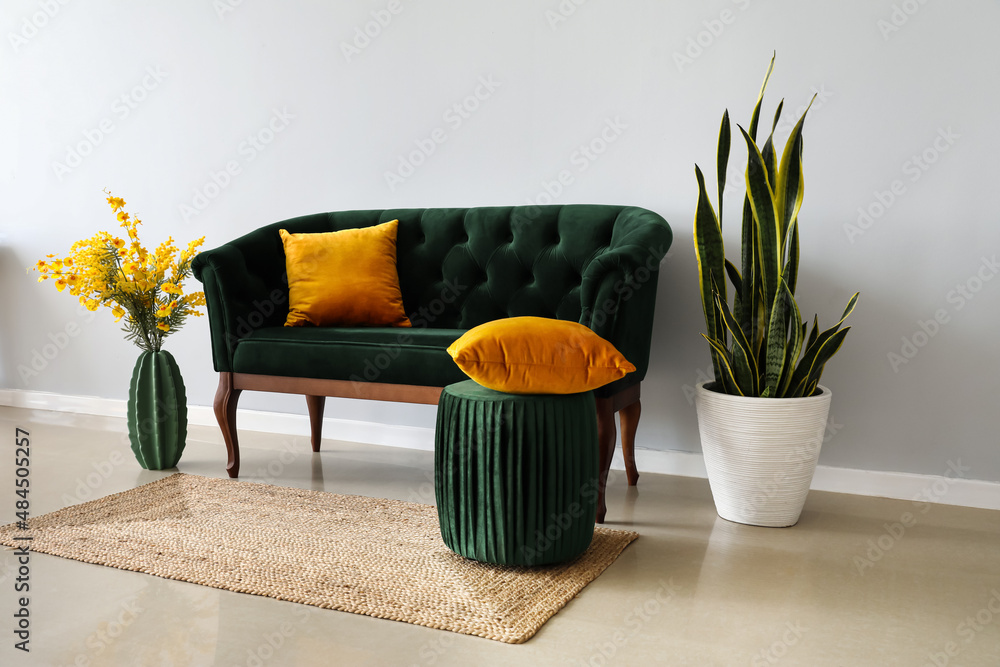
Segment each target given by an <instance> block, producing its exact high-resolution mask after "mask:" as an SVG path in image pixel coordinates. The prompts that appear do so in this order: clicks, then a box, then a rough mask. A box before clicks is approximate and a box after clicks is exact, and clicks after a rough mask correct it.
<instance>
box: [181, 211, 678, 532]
mask: <svg viewBox="0 0 1000 667" xmlns="http://www.w3.org/2000/svg"><path fill="white" fill-rule="evenodd" d="M394 219H398V220H399V227H398V232H397V270H398V273H399V282H400V288H401V290H402V294H403V303H404V306H405V308H406V312H407V313H408V314H409V315H410V319H411V322H412V324H413V327H412V328H384V327H330V328H326V327H323V328H320V327H284V326H283V324H284V321H285V317H286V315H287V313H288V284H287V276H286V272H285V255H284V249H283V246H282V242H281V239H280V237H279V235H278V230H279V229H287V230H288V231H289V232H293V233H309V232H329V231H335V230H340V229H347V228H358V227H367V226H371V225H376V224H379V223H382V222H387V221H389V220H394ZM671 240H672V234H671V230H670V227H669V225H668V224H667V222H666V221H665V220H664V219H663V218H662V217H660V216H659V215H657V214H656V213H653V212H652V211H648V210H645V209H642V208H637V207H629V206H608V205H596V204H581V205H552V206H514V207H481V208H427V209H397V210H381V211H380V210H369V211H343V212H334V213H320V214H315V215H307V216H303V217H299V218H294V219H291V220H285V221H283V222H278V223H275V224H271V225H268V226H266V227H262V228H260V229H257V230H255V231H253V232H251V233H249V234H247V235H245V236H242V237H240V238H238V239H235V240H233V241H230V242H229V243H226V244H225V245H222V246H220V247H218V248H215V249H213V250H208V251H205V252H202V253H201V254H199V255H198V256H197V257H196V258H195V261H194V275H195V277H197V278H198V280H200V281H201V282H202V283H204V290H205V298H206V301H207V307H208V317H209V326H210V330H211V338H212V358H213V362H214V365H215V370H216V371H218V372H219V387H218V391H217V393H216V397H215V414H216V417H217V418H218V421H219V425H220V427H221V428H222V433H223V436H224V438H225V441H226V447H227V449H228V453H229V461H228V464H227V466H226V469H227V471H228V472H229V475H230V476H231V477H236V476H237V475H238V474H239V467H240V458H239V444H238V439H237V433H236V404H237V400H238V398H239V395H240V392H242V391H244V390H256V391H273V392H285V393H298V394H303V395H305V397H306V403H307V406H308V409H309V416H310V423H311V425H312V447H313V450H314V451H319V447H320V441H321V438H322V432H321V429H322V420H323V407H324V402H325V397H326V396H336V397H348V398H363V399H374V400H387V401H403V402H412V403H426V404H437V402H438V399H439V397H440V394H441V389H442V388H443V387H444V386H446V385H448V384H451V383H453V382H459V381H462V380H464V379H466V377H465V375H464V374H463V373H462V371H461V370H459V368H458V367H457V366H456V365H455V363H454V362H453V361H452V359H451V357H450V356H449V355H448V354H447V352H446V348H447V347H448V346H449V345H450V344H451V343H452V342H453V341H455V340H456V339H457V338H458V337H459V336H461V335H462V334H463V333H464V332H465V331H466V330H468V329H470V328H472V327H474V326H477V325H479V324H482V323H483V322H488V321H492V320H495V319H498V318H503V317H513V316H518V315H535V316H540V317H553V318H559V319H564V320H572V321H574V322H580V323H581V324H584V325H586V326H588V327H590V328H591V329H592V330H593V331H594V332H596V333H597V334H598V335H600V336H602V337H603V338H605V339H607V340H609V341H611V342H612V343H613V344H614V345H615V347H617V348H618V350H619V351H620V352H621V353H622V354H623V355H625V357H626V358H627V359H628V360H629V361H631V362H632V363H633V364H635V366H636V371H635V372H634V373H630V374H629V375H627V376H625V377H624V378H622V379H621V380H618V381H616V382H613V383H611V384H609V385H606V386H604V387H602V388H600V389H598V390H596V391H595V392H594V393H595V396H596V402H597V412H598V436H599V440H600V451H601V455H600V457H601V460H600V471H601V474H600V480H599V481H600V489H599V496H600V497H599V500H598V515H597V520H598V522H603V520H604V514H605V511H606V510H605V503H604V486H605V483H606V480H607V473H608V469H609V468H610V465H611V458H612V455H613V453H614V447H615V442H616V428H615V422H614V414H615V413H616V412H618V413H619V414H620V420H621V431H622V450H623V453H624V455H625V463H626V469H627V472H628V479H629V483H630V484H635V482H636V480H637V479H638V474H637V473H636V470H635V459H634V450H633V444H634V440H635V430H636V426H637V424H638V420H639V413H640V402H639V387H640V382H641V381H642V379H643V377H644V376H645V374H646V368H647V365H648V362H649V348H650V338H651V334H652V325H653V308H654V304H655V299H656V287H657V276H658V269H659V265H660V262H661V260H662V259H663V257H664V256H665V255H666V252H667V249H668V248H669V247H670V242H671ZM330 288H331V289H336V286H335V285H331V286H330Z"/></svg>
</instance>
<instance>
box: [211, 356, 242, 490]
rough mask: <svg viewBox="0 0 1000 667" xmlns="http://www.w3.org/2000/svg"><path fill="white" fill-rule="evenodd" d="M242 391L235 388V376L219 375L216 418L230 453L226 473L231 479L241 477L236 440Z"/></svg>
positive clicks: (230, 374)
mask: <svg viewBox="0 0 1000 667" xmlns="http://www.w3.org/2000/svg"><path fill="white" fill-rule="evenodd" d="M241 392H242V390H240V389H234V388H233V374H232V373H219V388H218V389H217V390H216V392H215V418H216V420H218V422H219V428H221V429H222V437H223V439H224V440H225V441H226V450H227V451H228V452H229V462H228V463H227V464H226V472H227V473H229V476H230V477H239V475H240V443H239V440H238V439H237V438H236V403H237V402H238V401H239V400H240V393H241Z"/></svg>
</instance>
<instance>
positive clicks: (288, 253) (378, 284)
mask: <svg viewBox="0 0 1000 667" xmlns="http://www.w3.org/2000/svg"><path fill="white" fill-rule="evenodd" d="M398 225H399V221H398V220H393V221H391V222H385V223H382V224H381V225H375V226H373V227H362V228H360V229H342V230H341V231H339V232H325V233H319V234H290V233H288V232H287V231H285V230H284V229H282V230H280V231H279V232H278V233H279V234H280V235H281V242H282V243H283V244H284V245H285V268H286V269H287V271H288V318H287V319H286V320H285V326H286V327H297V326H303V325H306V324H314V325H316V326H330V325H341V326H373V327H377V326H393V327H408V326H410V320H409V318H408V317H406V311H404V310H403V295H402V293H401V292H400V291H399V274H397V273H396V228H397V226H398Z"/></svg>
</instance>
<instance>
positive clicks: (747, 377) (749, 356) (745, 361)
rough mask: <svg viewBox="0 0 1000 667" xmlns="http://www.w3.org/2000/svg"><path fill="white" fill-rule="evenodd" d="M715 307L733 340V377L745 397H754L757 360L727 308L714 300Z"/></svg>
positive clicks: (718, 300)
mask: <svg viewBox="0 0 1000 667" xmlns="http://www.w3.org/2000/svg"><path fill="white" fill-rule="evenodd" d="M715 307H716V308H718V309H719V312H720V313H721V315H722V321H723V322H724V323H725V325H726V329H727V330H728V331H729V335H730V336H732V339H733V349H732V359H733V375H734V376H735V378H736V381H737V384H738V385H739V386H740V388H741V389H742V390H743V392H744V394H746V395H747V396H756V395H757V392H758V385H757V382H758V371H757V360H756V358H755V357H754V355H753V348H751V347H750V343H749V342H748V341H747V339H746V336H745V335H744V334H743V330H742V329H740V327H739V325H738V324H737V323H736V319H735V318H733V315H732V313H731V312H730V311H729V306H728V305H726V303H725V302H724V301H722V300H721V299H719V298H716V299H715Z"/></svg>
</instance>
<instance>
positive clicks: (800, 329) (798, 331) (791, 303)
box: [777, 281, 806, 396]
mask: <svg viewBox="0 0 1000 667" xmlns="http://www.w3.org/2000/svg"><path fill="white" fill-rule="evenodd" d="M781 285H782V290H783V292H784V294H785V299H786V300H787V301H788V318H789V321H790V323H791V329H792V340H791V342H790V343H789V344H788V346H787V347H786V349H785V360H784V366H783V367H782V369H781V379H780V380H779V381H778V394H777V395H778V396H787V395H788V389H789V386H790V385H791V383H792V373H793V372H794V371H795V362H796V361H798V359H799V355H800V354H801V353H802V341H803V340H804V338H805V331H806V329H805V327H806V324H805V322H803V321H802V313H800V312H799V306H798V304H796V303H795V296H794V295H793V294H792V292H791V289H790V288H789V286H788V283H787V282H785V281H782V282H781Z"/></svg>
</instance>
